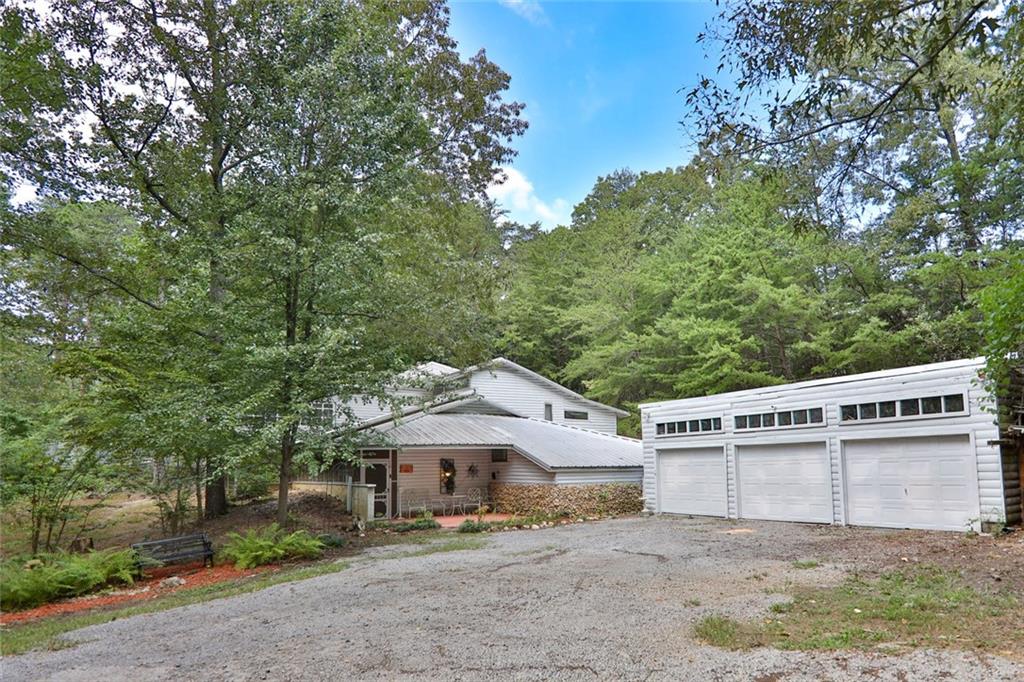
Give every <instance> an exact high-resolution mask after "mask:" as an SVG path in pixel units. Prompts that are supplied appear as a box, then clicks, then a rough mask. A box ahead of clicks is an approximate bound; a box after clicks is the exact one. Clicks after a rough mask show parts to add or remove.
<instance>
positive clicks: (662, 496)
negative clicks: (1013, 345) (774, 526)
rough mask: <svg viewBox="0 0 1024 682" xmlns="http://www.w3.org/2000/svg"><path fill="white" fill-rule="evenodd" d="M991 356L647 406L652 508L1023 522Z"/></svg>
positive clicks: (955, 526) (864, 520)
mask: <svg viewBox="0 0 1024 682" xmlns="http://www.w3.org/2000/svg"><path fill="white" fill-rule="evenodd" d="M984 365H985V361H984V358H974V359H970V360H958V361H954V362H942V363H936V364H930V365H921V366H917V367H905V368H900V369H894V370H885V371H881V372H871V373H868V374H858V375H851V376H846V377H834V378H829V379H820V380H815V381H805V382H801V383H795V384H788V385H784V386H771V387H767V388H759V389H751V390H745V391H736V392H732V393H723V394H720V395H714V396H705V397H700V398H688V399H683V400H671V401H665V402H657V403H648V404H645V405H641V408H640V409H641V422H642V429H643V446H644V498H645V503H646V507H647V509H648V511H651V512H655V513H668V514H695V515H706V516H721V517H728V518H744V519H769V520H779V521H803V522H812V523H834V524H843V525H859V526H879V527H888V528H923V529H932V530H960V531H965V530H967V529H971V528H973V529H976V530H977V529H981V528H983V527H986V528H987V527H991V526H992V525H997V524H1007V523H1009V524H1018V523H1020V520H1021V467H1020V460H1021V455H1020V447H1019V443H1015V442H1012V441H1009V440H1007V439H1003V440H1000V428H999V425H998V423H997V419H996V416H995V410H994V402H993V401H992V399H991V398H990V397H989V395H988V393H987V391H986V390H985V388H984V386H983V385H982V382H981V379H980V372H981V371H982V370H983V368H984Z"/></svg>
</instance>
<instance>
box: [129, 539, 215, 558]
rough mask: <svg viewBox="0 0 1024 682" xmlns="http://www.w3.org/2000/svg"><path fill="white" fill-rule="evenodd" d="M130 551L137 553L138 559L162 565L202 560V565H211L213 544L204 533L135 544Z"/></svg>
mask: <svg viewBox="0 0 1024 682" xmlns="http://www.w3.org/2000/svg"><path fill="white" fill-rule="evenodd" d="M132 549H134V550H135V551H136V552H138V554H139V557H140V559H143V560H146V559H148V560H152V561H158V562H160V563H162V564H173V563H178V562H180V561H185V560H188V559H202V560H203V563H204V564H209V565H211V566H212V565H213V543H212V542H210V538H209V537H207V535H206V533H195V534H193V535H182V536H179V537H176V538H164V539H162V540H148V541H146V542H136V543H135V544H133V545H132Z"/></svg>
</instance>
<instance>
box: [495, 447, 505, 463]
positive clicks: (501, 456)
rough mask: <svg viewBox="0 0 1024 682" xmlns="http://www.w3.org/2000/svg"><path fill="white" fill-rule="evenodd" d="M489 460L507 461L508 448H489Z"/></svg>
mask: <svg viewBox="0 0 1024 682" xmlns="http://www.w3.org/2000/svg"><path fill="white" fill-rule="evenodd" d="M491 461H492V462H507V461H508V450H505V449H503V448H495V449H493V450H491Z"/></svg>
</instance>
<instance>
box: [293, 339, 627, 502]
mask: <svg viewBox="0 0 1024 682" xmlns="http://www.w3.org/2000/svg"><path fill="white" fill-rule="evenodd" d="M394 395H395V396H398V397H399V398H400V399H401V401H402V402H401V404H400V405H399V406H398V407H397V408H394V407H392V406H391V405H389V404H383V405H382V404H380V403H378V402H376V401H373V400H366V399H362V398H356V399H354V400H353V401H351V402H350V403H349V404H348V408H349V410H350V411H351V412H353V413H355V414H356V415H357V417H358V418H360V419H361V424H360V426H359V428H360V430H362V431H363V432H364V433H365V435H366V436H367V440H368V441H371V442H373V445H372V446H369V447H367V448H366V449H365V450H364V451H363V452H362V457H363V461H364V462H365V466H361V467H359V468H358V469H351V468H348V467H344V466H339V467H336V468H335V469H333V470H331V471H328V472H325V474H324V475H322V476H320V477H317V478H315V479H302V480H298V481H296V482H295V484H297V485H299V486H300V487H304V486H315V485H319V484H324V483H331V482H341V481H347V480H351V481H354V482H361V483H367V484H373V485H375V489H376V493H377V509H376V513H377V514H378V515H381V516H397V515H399V514H400V513H404V512H408V508H409V507H410V506H411V505H412V504H416V505H419V506H422V505H423V504H424V503H425V504H426V506H427V507H433V508H441V509H450V508H452V507H454V506H457V504H458V502H459V501H460V500H464V499H465V498H467V497H471V496H475V494H476V493H477V492H479V493H480V494H481V495H482V497H484V498H485V499H489V500H490V501H491V502H492V503H497V504H498V506H499V507H500V506H505V507H512V508H521V507H523V505H526V504H528V503H527V502H525V501H524V500H526V499H527V498H528V499H529V500H531V501H532V502H530V503H529V504H536V505H537V506H539V507H541V508H546V510H548V511H551V510H553V509H555V508H559V507H562V506H569V507H576V506H577V503H578V502H579V500H581V499H583V498H588V499H589V498H593V497H594V494H595V493H594V488H593V486H606V485H608V484H629V485H631V486H633V487H635V492H631V493H625V492H623V493H621V495H620V497H623V498H625V497H628V499H629V503H630V504H633V505H635V506H636V511H639V509H640V506H639V500H640V482H641V479H642V478H643V466H642V447H641V442H640V441H639V440H637V439H634V438H626V437H623V436H619V435H617V433H616V431H617V420H618V418H619V417H624V416H627V414H628V413H627V412H625V411H623V410H620V409H618V408H615V407H610V406H608V405H602V404H601V403H598V402H595V401H593V400H589V399H587V398H585V397H583V396H582V395H580V394H578V393H576V392H574V391H572V390H570V389H568V388H566V387H564V386H561V385H560V384H558V383H556V382H554V381H551V380H550V379H547V378H545V377H543V376H541V375H539V374H537V373H536V372H533V371H531V370H529V369H527V368H525V367H523V366H521V365H519V364H516V363H515V362H512V361H511V360H506V359H504V358H496V359H494V360H491V361H489V362H486V363H482V364H480V365H476V366H473V367H469V368H467V369H462V370H459V369H456V368H454V367H449V366H447V365H443V364H440V363H425V364H422V365H418V366H417V367H416V368H414V369H413V370H410V371H409V372H406V373H405V374H403V375H402V376H401V377H400V378H399V381H398V383H397V385H396V387H395V392H394ZM608 494H609V491H608V490H602V492H601V495H602V497H601V499H607V495H608ZM609 504H610V503H609ZM608 511H615V510H613V509H609V510H608Z"/></svg>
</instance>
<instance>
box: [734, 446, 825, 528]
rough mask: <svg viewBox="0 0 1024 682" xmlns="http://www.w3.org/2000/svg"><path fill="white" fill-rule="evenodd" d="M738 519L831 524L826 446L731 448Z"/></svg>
mask: <svg viewBox="0 0 1024 682" xmlns="http://www.w3.org/2000/svg"><path fill="white" fill-rule="evenodd" d="M736 483H737V486H738V502H739V515H740V517H741V518H746V519H772V520H776V521H816V522H820V523H831V522H832V472H831V469H830V467H829V460H828V451H827V449H826V448H825V443H786V444H778V445H738V446H736Z"/></svg>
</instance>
